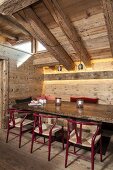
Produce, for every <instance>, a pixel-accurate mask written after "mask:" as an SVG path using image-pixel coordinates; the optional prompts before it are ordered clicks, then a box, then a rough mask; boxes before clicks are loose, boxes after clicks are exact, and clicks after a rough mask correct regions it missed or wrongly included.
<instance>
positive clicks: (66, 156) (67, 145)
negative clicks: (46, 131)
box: [65, 141, 69, 168]
mask: <svg viewBox="0 0 113 170" xmlns="http://www.w3.org/2000/svg"><path fill="white" fill-rule="evenodd" d="M68 150H69V141H67V144H66V155H65V168H67V161H68Z"/></svg>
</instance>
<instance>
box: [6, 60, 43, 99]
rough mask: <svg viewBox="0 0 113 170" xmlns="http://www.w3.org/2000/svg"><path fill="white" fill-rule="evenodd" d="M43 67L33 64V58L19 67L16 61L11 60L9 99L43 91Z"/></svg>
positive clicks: (33, 94) (36, 94)
mask: <svg viewBox="0 0 113 170" xmlns="http://www.w3.org/2000/svg"><path fill="white" fill-rule="evenodd" d="M42 87H43V69H42V68H37V67H36V66H33V59H32V58H30V59H28V60H27V61H26V62H25V63H24V64H22V65H21V66H20V67H18V68H17V66H16V61H15V60H10V61H9V99H10V100H11V101H12V100H13V99H17V98H26V97H29V96H33V97H35V96H38V95H40V94H41V93H42Z"/></svg>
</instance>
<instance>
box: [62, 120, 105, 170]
mask: <svg viewBox="0 0 113 170" xmlns="http://www.w3.org/2000/svg"><path fill="white" fill-rule="evenodd" d="M71 127H73V130H71ZM98 142H99V145H98ZM70 144H73V145H74V152H69V146H70ZM98 146H100V147H98ZM76 147H80V148H82V149H88V150H91V157H90V159H91V170H94V156H95V154H96V152H97V150H98V149H100V161H102V137H101V125H100V124H98V123H95V122H80V121H75V120H68V135H67V145H66V156H65V167H67V161H68V154H69V153H71V154H74V155H77V156H84V155H82V154H78V152H77V151H76V149H75V148H76Z"/></svg>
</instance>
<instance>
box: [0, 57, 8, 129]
mask: <svg viewBox="0 0 113 170" xmlns="http://www.w3.org/2000/svg"><path fill="white" fill-rule="evenodd" d="M0 69H1V73H0V86H1V88H0V105H1V107H0V122H1V123H0V128H6V120H7V117H6V114H7V109H8V98H9V95H8V60H1V62H0Z"/></svg>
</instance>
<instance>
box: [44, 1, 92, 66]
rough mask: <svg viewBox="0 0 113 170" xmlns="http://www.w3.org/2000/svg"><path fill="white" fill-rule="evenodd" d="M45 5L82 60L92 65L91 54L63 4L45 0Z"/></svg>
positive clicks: (87, 64)
mask: <svg viewBox="0 0 113 170" xmlns="http://www.w3.org/2000/svg"><path fill="white" fill-rule="evenodd" d="M43 2H44V4H45V6H46V7H47V9H48V10H49V12H50V14H51V15H52V16H53V18H54V19H55V21H56V22H57V23H58V25H59V26H60V27H61V29H62V30H63V32H64V33H65V35H66V36H67V38H68V40H69V42H70V44H71V45H72V46H73V48H74V49H75V51H76V53H77V55H78V56H79V58H80V59H81V60H82V62H83V63H84V64H85V65H86V66H88V67H90V66H91V62H90V56H89V54H88V52H87V50H86V48H85V46H84V44H83V41H82V39H81V37H80V36H79V34H78V31H77V30H76V28H75V27H74V26H73V24H72V23H71V21H70V19H69V17H68V16H66V14H65V13H64V11H63V10H62V8H61V5H60V4H59V3H58V1H57V0H43Z"/></svg>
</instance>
